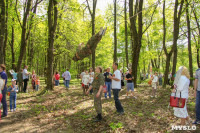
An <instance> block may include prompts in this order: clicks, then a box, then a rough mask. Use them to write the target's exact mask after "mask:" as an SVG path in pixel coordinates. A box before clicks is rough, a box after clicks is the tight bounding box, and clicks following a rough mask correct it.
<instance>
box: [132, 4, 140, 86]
mask: <svg viewBox="0 0 200 133" xmlns="http://www.w3.org/2000/svg"><path fill="white" fill-rule="evenodd" d="M137 3H138V1H137V0H136V5H137ZM142 6H143V0H140V1H139V5H138V7H139V8H138V9H139V10H138V12H137V13H138V22H137V23H138V31H137V28H136V11H135V15H133V0H129V15H130V24H131V26H130V30H131V37H132V40H133V43H134V45H133V48H132V51H133V54H132V71H133V77H134V84H135V86H136V87H137V67H138V62H139V55H140V49H141V46H142V34H143V33H142V32H143V31H142V29H143V24H142ZM136 8H137V6H136ZM135 10H136V9H135ZM133 16H134V17H133Z"/></svg>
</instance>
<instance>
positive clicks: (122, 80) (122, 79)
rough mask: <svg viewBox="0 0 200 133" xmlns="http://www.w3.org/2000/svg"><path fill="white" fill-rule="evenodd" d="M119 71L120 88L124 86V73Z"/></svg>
mask: <svg viewBox="0 0 200 133" xmlns="http://www.w3.org/2000/svg"><path fill="white" fill-rule="evenodd" d="M120 73H121V88H123V87H124V73H123V72H122V70H120Z"/></svg>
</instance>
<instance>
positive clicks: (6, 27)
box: [3, 0, 8, 64]
mask: <svg viewBox="0 0 200 133" xmlns="http://www.w3.org/2000/svg"><path fill="white" fill-rule="evenodd" d="M7 42H8V0H6V17H5V40H4V46H3V63H4V64H6V46H7Z"/></svg>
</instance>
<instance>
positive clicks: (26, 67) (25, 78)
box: [23, 66, 30, 93]
mask: <svg viewBox="0 0 200 133" xmlns="http://www.w3.org/2000/svg"><path fill="white" fill-rule="evenodd" d="M27 69H28V66H25V68H24V70H23V80H24V93H26V89H27V84H28V80H29V74H30V73H29V72H28V70H27Z"/></svg>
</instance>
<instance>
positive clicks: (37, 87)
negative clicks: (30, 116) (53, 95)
mask: <svg viewBox="0 0 200 133" xmlns="http://www.w3.org/2000/svg"><path fill="white" fill-rule="evenodd" d="M35 84H36V86H35V90H36V91H39V86H40V77H39V76H36V81H35Z"/></svg>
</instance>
